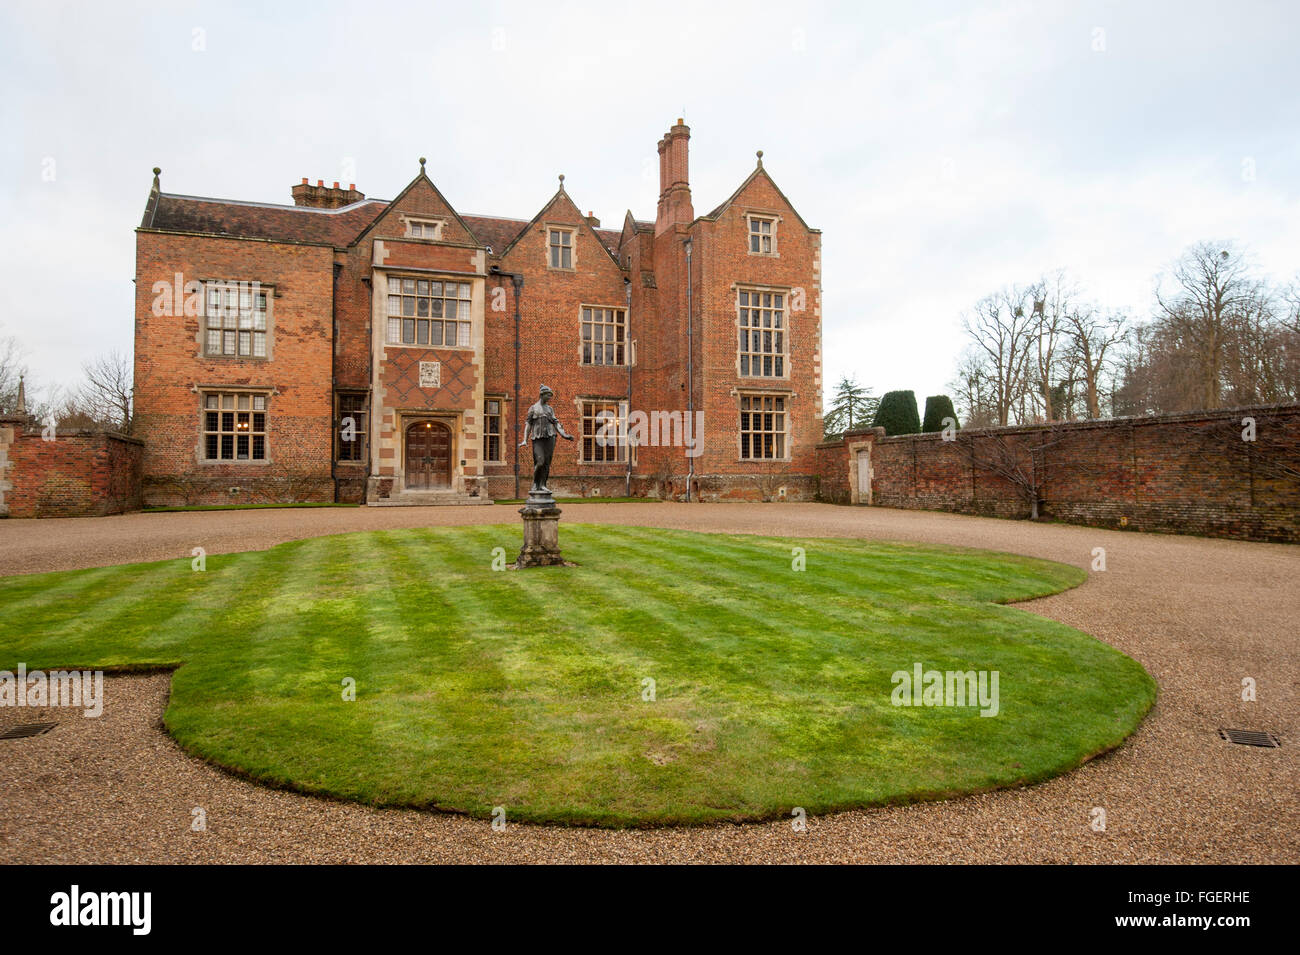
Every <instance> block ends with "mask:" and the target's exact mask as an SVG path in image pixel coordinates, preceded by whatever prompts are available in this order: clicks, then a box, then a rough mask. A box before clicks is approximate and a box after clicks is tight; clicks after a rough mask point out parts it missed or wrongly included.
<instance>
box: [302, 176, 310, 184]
mask: <svg viewBox="0 0 1300 955" xmlns="http://www.w3.org/2000/svg"><path fill="white" fill-rule="evenodd" d="M302 184H303V185H304V186H306V185H309V183H308V182H307V177H306V176H303V177H302Z"/></svg>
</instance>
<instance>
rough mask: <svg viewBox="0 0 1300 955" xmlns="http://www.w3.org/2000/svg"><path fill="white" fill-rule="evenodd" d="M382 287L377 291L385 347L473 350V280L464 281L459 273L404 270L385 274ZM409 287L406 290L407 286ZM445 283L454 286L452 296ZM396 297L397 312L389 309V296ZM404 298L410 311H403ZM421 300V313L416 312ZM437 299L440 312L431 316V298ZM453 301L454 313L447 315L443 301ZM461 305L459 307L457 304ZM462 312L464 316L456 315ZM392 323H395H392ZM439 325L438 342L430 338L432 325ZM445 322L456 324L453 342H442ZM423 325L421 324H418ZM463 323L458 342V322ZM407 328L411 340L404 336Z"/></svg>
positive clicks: (444, 334)
mask: <svg viewBox="0 0 1300 955" xmlns="http://www.w3.org/2000/svg"><path fill="white" fill-rule="evenodd" d="M385 279H386V282H385V284H386V288H385V289H384V290H383V292H382V293H381V294H382V295H383V297H384V310H383V311H384V329H383V334H384V346H385V347H386V348H421V349H424V350H426V351H429V350H459V351H473V349H474V283H473V282H472V281H464V277H463V276H454V277H448V276H447V275H445V274H425V275H405V274H397V275H393V274H387V275H386V276H385ZM394 283H396V285H397V291H394ZM408 283H409V286H410V291H407V286H408ZM422 285H423V286H424V287H425V289H426V290H425V291H424V292H420V291H419V289H420V286H422ZM435 285H437V286H439V288H440V291H439V292H437V293H434V291H433V286H435ZM448 285H455V286H457V292H456V297H455V298H450V297H448V296H447V295H446V294H445V293H446V288H447V286H448ZM462 287H463V288H464V290H465V294H464V295H462V294H461V288H462ZM394 299H397V300H398V301H397V305H396V308H397V314H394V313H393V308H394V304H393V300H394ZM406 299H411V300H412V305H411V314H410V315H407V314H406ZM421 301H423V302H424V303H426V310H425V314H423V315H421V314H420V304H421ZM435 301H437V302H439V303H440V304H439V311H440V312H441V313H442V314H440V315H437V316H435V315H434V314H433V302H435ZM448 302H454V303H455V304H456V317H455V318H447V317H446V311H447V303H448ZM462 305H463V306H464V307H463V308H462V307H461V306H462ZM462 314H464V315H465V317H464V318H461V317H460V316H461V315H462ZM394 323H396V325H394ZM434 323H437V324H438V326H439V335H440V339H443V340H440V341H439V342H438V343H436V344H435V343H434V342H433V325H434ZM448 324H451V325H454V326H455V327H456V343H455V344H454V345H448V344H446V343H445V338H446V327H447V325H448ZM421 325H424V326H425V327H424V328H421V327H420V326H421ZM462 325H463V326H464V327H465V328H464V338H465V342H464V344H462V343H461V337H462V336H461V326H462ZM394 329H396V338H394ZM408 330H409V332H410V335H411V340H410V341H407V340H406V334H407V332H408ZM421 331H423V332H424V334H425V340H424V341H420V332H421Z"/></svg>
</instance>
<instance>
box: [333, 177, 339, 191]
mask: <svg viewBox="0 0 1300 955" xmlns="http://www.w3.org/2000/svg"><path fill="white" fill-rule="evenodd" d="M338 187H339V181H338V180H337V179H335V180H334V188H335V189H337V188H338Z"/></svg>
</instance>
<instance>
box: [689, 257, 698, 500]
mask: <svg viewBox="0 0 1300 955" xmlns="http://www.w3.org/2000/svg"><path fill="white" fill-rule="evenodd" d="M691 280H692V276H691V237H690V236H687V237H686V414H687V416H688V420H689V421H690V423H691V428H694V427H695V367H694V364H693V362H694V358H695V334H694V326H693V324H692V322H693V312H694V309H693V307H692V294H691V292H692V289H691ZM692 437H694V439H695V440H696V441H698V440H699V435H696V434H694V433H693V432H692ZM689 450H694V449H693V448H692V449H689ZM688 458H689V459H690V470H689V471H688V472H687V474H686V503H687V504H689V503H690V502H691V494H692V493H693V492H694V490H695V455H693V454H692V455H688Z"/></svg>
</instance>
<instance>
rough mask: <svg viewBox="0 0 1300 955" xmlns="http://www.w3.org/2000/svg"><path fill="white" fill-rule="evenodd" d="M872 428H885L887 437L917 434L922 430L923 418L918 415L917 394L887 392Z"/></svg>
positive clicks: (910, 392)
mask: <svg viewBox="0 0 1300 955" xmlns="http://www.w3.org/2000/svg"><path fill="white" fill-rule="evenodd" d="M871 424H872V427H875V428H884V429H885V434H886V435H895V434H916V433H917V432H918V431H920V430H921V416H920V415H918V414H917V413H916V393H915V392H912V391H887V392H885V396H884V397H883V398H881V399H880V407H879V408H878V409H876V420H875V421H873V422H872V423H871Z"/></svg>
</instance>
